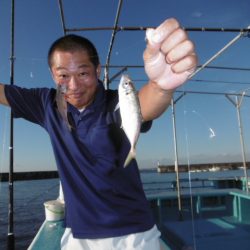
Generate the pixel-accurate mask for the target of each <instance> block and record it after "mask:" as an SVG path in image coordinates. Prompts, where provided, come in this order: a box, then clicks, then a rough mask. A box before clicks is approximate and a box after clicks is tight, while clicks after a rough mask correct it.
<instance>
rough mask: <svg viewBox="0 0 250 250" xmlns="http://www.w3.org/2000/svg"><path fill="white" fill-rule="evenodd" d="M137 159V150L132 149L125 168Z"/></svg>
mask: <svg viewBox="0 0 250 250" xmlns="http://www.w3.org/2000/svg"><path fill="white" fill-rule="evenodd" d="M135 157H136V152H135V149H133V148H131V150H130V151H129V153H128V156H127V158H126V160H125V163H124V167H127V166H128V165H129V163H130V162H131V161H132V160H133V159H135Z"/></svg>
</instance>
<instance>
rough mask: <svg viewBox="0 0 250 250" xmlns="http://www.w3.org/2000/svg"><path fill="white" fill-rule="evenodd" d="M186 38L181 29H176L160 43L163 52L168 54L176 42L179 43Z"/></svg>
mask: <svg viewBox="0 0 250 250" xmlns="http://www.w3.org/2000/svg"><path fill="white" fill-rule="evenodd" d="M187 39H188V36H187V33H186V32H185V31H184V30H183V29H181V28H178V29H176V30H175V31H174V32H173V33H172V34H171V36H168V37H167V38H166V39H165V40H164V41H163V43H162V45H161V51H162V53H163V54H165V55H166V54H168V53H169V52H170V51H171V50H172V49H173V48H174V47H176V45H177V44H180V43H182V42H184V41H185V40H187Z"/></svg>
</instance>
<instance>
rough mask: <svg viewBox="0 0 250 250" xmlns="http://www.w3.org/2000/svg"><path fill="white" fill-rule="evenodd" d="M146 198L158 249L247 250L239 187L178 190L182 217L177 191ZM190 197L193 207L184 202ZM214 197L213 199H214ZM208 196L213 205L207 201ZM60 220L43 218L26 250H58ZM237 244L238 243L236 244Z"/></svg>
mask: <svg viewBox="0 0 250 250" xmlns="http://www.w3.org/2000/svg"><path fill="white" fill-rule="evenodd" d="M147 198H148V200H149V202H150V205H151V207H152V211H153V213H154V215H155V217H156V221H157V224H158V227H159V228H160V230H161V233H162V239H163V241H162V242H161V243H162V250H178V249H195V250H199V249H201V250H210V249H213V250H216V249H218V250H219V249H227V250H235V249H237V248H239V246H240V248H239V249H241V250H247V249H248V250H249V246H250V213H249V208H250V195H249V194H248V193H246V192H245V191H242V190H240V189H229V188H227V189H196V190H193V191H192V193H190V191H189V190H181V198H182V202H183V203H182V211H181V214H182V216H181V217H180V211H178V206H177V203H176V201H177V192H176V191H165V192H162V193H158V194H157V195H156V194H149V195H147ZM190 198H192V204H193V206H190V203H189V202H187V201H189V200H190ZM214 198H216V200H214ZM185 199H186V202H185ZM207 199H208V201H210V200H209V199H212V201H213V204H211V203H209V202H207ZM63 232H64V228H63V222H62V221H58V222H48V221H45V222H44V223H43V225H42V227H41V229H40V230H39V232H38V234H37V236H36V237H35V239H34V240H33V242H32V244H31V245H30V247H29V248H28V249H29V250H40V249H41V250H42V249H44V242H46V243H48V242H49V243H48V244H46V245H48V246H49V247H46V249H47V250H52V249H53V250H56V249H60V239H61V236H62V234H63ZM239 244H240V245H239Z"/></svg>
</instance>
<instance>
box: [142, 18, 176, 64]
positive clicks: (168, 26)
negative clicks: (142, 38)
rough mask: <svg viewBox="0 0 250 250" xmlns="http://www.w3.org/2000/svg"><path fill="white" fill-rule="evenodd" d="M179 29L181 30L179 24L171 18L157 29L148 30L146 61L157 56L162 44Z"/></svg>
mask: <svg viewBox="0 0 250 250" xmlns="http://www.w3.org/2000/svg"><path fill="white" fill-rule="evenodd" d="M177 28H179V23H178V22H177V20H176V19H174V18H171V19H167V20H166V21H165V22H163V23H162V24H161V25H160V26H158V27H157V28H156V29H147V31H146V39H147V48H146V50H145V52H144V59H145V60H149V59H150V58H151V57H154V56H156V55H157V53H159V51H160V47H161V44H162V42H163V41H164V40H166V39H167V37H168V36H169V35H170V34H172V33H173V32H174V31H175V30H176V29H177Z"/></svg>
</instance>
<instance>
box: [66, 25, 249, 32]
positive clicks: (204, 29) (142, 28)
mask: <svg viewBox="0 0 250 250" xmlns="http://www.w3.org/2000/svg"><path fill="white" fill-rule="evenodd" d="M148 28H153V29H155V28H156V27H153V26H116V27H110V26H102V27H87V28H86V27H80V28H68V29H66V31H67V32H69V31H71V32H80V31H102V30H116V31H145V30H146V29H148ZM182 28H183V29H184V30H185V31H188V32H197V31H198V32H223V33H224V32H232V33H234V32H246V33H248V32H250V28H209V27H193V28H192V27H182Z"/></svg>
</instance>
